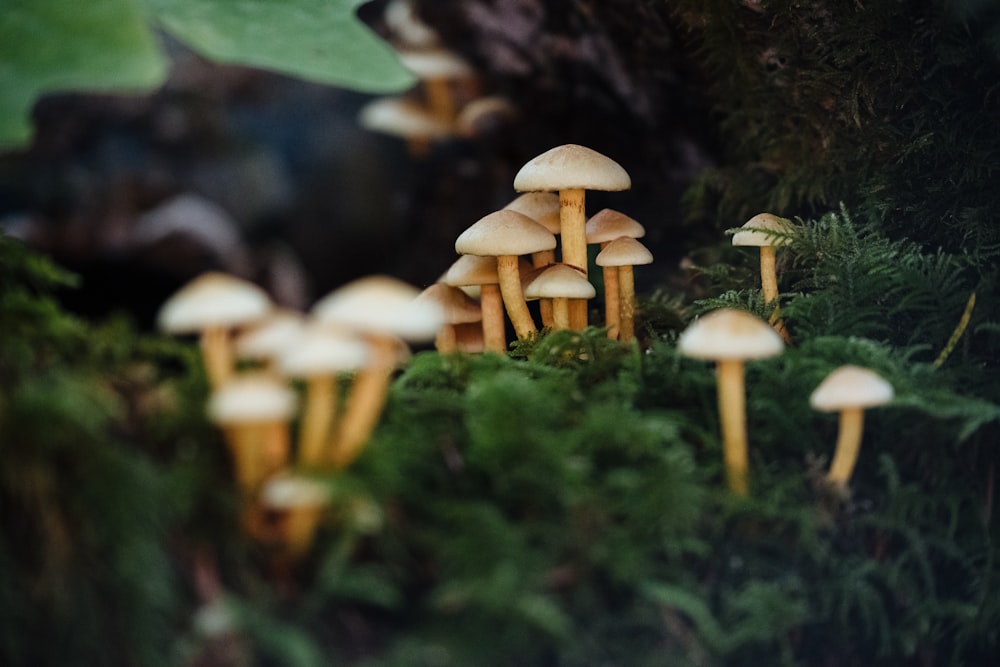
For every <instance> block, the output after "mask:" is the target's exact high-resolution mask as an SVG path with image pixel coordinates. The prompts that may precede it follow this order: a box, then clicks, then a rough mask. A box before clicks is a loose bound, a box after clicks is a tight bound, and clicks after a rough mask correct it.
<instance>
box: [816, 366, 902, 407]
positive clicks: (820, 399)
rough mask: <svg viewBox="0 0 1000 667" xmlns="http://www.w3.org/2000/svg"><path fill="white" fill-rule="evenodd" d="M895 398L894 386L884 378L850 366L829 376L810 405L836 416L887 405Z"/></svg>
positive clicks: (841, 368) (872, 372)
mask: <svg viewBox="0 0 1000 667" xmlns="http://www.w3.org/2000/svg"><path fill="white" fill-rule="evenodd" d="M894 395H895V392H894V391H893V389H892V385H891V384H889V383H888V382H887V381H886V380H885V378H883V377H882V376H881V375H879V374H877V373H876V372H875V371H872V370H869V369H867V368H863V367H861V366H853V365H850V364H849V365H846V366H841V367H840V368H838V369H836V370H834V371H833V372H832V373H830V374H829V375H827V376H826V378H825V379H824V380H823V381H822V382H821V383H820V384H819V386H818V387H816V389H815V390H814V391H813V393H812V395H811V396H810V397H809V404H810V405H812V407H813V409H814V410H819V411H820V412H836V411H838V410H843V409H844V408H871V407H874V406H876V405H884V404H885V403H888V402H889V401H891V400H892V398H893V396H894Z"/></svg>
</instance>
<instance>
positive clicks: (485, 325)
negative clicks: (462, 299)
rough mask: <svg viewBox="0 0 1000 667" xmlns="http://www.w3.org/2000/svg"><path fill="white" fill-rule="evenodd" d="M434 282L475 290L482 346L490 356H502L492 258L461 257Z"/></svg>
mask: <svg viewBox="0 0 1000 667" xmlns="http://www.w3.org/2000/svg"><path fill="white" fill-rule="evenodd" d="M438 282H441V283H444V284H445V285H451V286H452V287H460V288H461V287H473V286H474V287H478V288H479V307H480V311H481V314H482V320H483V321H482V330H483V345H485V346H486V349H487V350H491V351H493V352H505V351H506V350H507V333H506V331H505V330H504V328H505V322H504V314H503V313H504V306H503V297H502V296H501V294H500V284H499V283H500V277H499V274H498V273H497V260H496V258H495V257H477V256H476V255H462V256H461V257H459V258H458V259H457V260H456V261H455V263H454V264H452V265H451V266H450V267H449V268H448V270H447V271H445V273H444V275H443V276H441V278H439V279H438Z"/></svg>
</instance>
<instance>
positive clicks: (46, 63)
mask: <svg viewBox="0 0 1000 667" xmlns="http://www.w3.org/2000/svg"><path fill="white" fill-rule="evenodd" d="M359 4H361V2H360V0H280V1H278V0H89V1H88V2H86V3H82V4H81V3H78V2H73V1H72V0H10V2H8V3H7V5H6V6H5V7H4V11H3V12H2V15H0V62H2V63H3V66H2V67H0V149H4V148H16V147H19V146H23V145H24V144H26V143H28V142H29V141H30V139H31V127H30V124H29V122H28V117H29V116H30V112H31V107H32V106H33V105H34V103H35V101H36V100H37V99H38V98H39V97H40V96H42V95H45V94H47V93H53V92H63V91H79V90H82V91H101V92H139V91H149V90H152V89H154V88H156V87H157V86H159V85H160V84H161V83H162V82H163V81H164V79H165V77H166V74H167V69H168V58H167V56H166V54H165V52H164V50H163V48H162V47H161V45H160V44H159V40H158V38H157V35H156V34H155V33H156V31H157V30H158V29H161V28H162V29H163V30H165V31H166V32H167V33H169V34H170V35H171V36H173V37H175V38H177V39H179V40H180V41H181V42H183V43H185V44H186V45H187V46H189V47H191V48H193V49H195V50H196V51H198V52H199V53H200V54H202V55H203V56H205V57H207V58H210V59H213V60H218V61H221V62H227V63H236V64H242V65H249V66H254V67H262V68H265V69H270V70H274V71H278V72H282V73H285V74H289V75H292V76H298V77H302V78H305V79H309V80H312V81H318V82H320V83H326V84H330V85H335V86H342V87H346V88H352V89H357V90H364V91H371V92H389V91H396V90H401V89H404V88H406V87H407V86H409V85H411V84H412V83H413V77H412V75H411V74H410V73H409V72H407V71H406V70H404V69H403V68H402V66H401V65H400V64H399V62H398V61H397V60H396V58H395V57H394V56H393V55H392V52H391V51H390V49H389V48H388V46H387V45H385V44H384V43H382V42H381V41H380V40H379V39H378V38H377V37H376V36H375V35H374V34H373V33H371V31H369V30H368V29H367V28H366V27H365V26H364V25H363V24H362V23H361V22H360V21H359V20H358V19H357V17H356V16H355V14H354V11H355V9H356V8H357V6H358V5H359Z"/></svg>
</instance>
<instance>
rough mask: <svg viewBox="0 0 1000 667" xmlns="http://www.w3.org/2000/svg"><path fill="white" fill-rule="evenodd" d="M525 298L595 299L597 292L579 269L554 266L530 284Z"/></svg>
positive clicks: (564, 265)
mask: <svg viewBox="0 0 1000 667" xmlns="http://www.w3.org/2000/svg"><path fill="white" fill-rule="evenodd" d="M524 296H525V297H527V298H531V299H546V298H567V299H593V298H594V297H595V296H597V290H595V289H594V286H593V285H591V284H590V281H588V280H587V278H586V276H584V275H583V272H582V271H580V270H579V269H577V268H574V267H572V266H569V265H568V264H553V265H551V266H549V267H546V268H545V269H544V270H543V271H541V272H540V273H539V274H538V275H537V276H536V277H535V279H534V280H532V281H531V282H530V283H528V285H527V286H526V287H525V288H524Z"/></svg>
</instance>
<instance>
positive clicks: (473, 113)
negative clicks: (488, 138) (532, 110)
mask: <svg viewBox="0 0 1000 667" xmlns="http://www.w3.org/2000/svg"><path fill="white" fill-rule="evenodd" d="M516 116H517V108H516V107H515V106H514V104H513V103H512V102H511V101H510V100H508V99H507V98H506V97H501V96H499V95H490V96H487V97H479V98H476V99H474V100H472V101H471V102H469V103H468V104H466V105H465V106H464V107H462V110H461V111H459V112H458V116H457V117H456V118H455V126H456V128H457V129H458V133H459V134H461V135H462V136H465V137H480V136H484V135H488V134H490V133H491V132H495V131H496V130H498V129H500V128H502V127H503V126H505V125H507V124H508V123H510V122H511V121H512V120H513V119H514V118H515V117H516Z"/></svg>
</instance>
